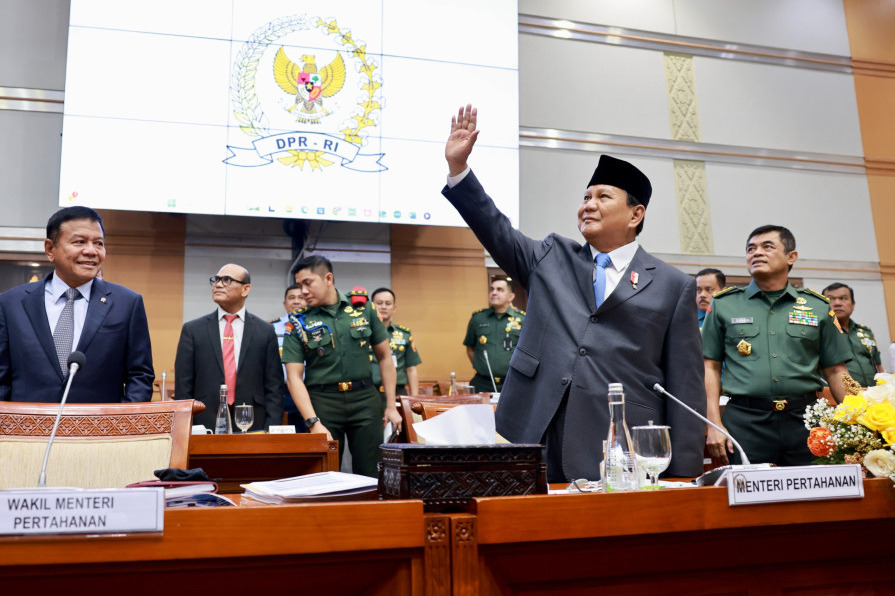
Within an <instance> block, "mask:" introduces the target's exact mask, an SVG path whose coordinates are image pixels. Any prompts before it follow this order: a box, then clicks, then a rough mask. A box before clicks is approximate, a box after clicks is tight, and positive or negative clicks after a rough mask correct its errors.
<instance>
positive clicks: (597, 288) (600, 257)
mask: <svg viewBox="0 0 895 596" xmlns="http://www.w3.org/2000/svg"><path fill="white" fill-rule="evenodd" d="M594 261H595V262H596V263H597V272H596V275H594V299H595V300H596V301H597V308H600V305H601V304H603V297H604V296H605V294H606V266H607V265H609V263H611V262H612V259H610V258H609V255H607V254H606V253H604V252H600V253H597V256H596V258H595V259H594Z"/></svg>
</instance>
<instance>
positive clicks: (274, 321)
mask: <svg viewBox="0 0 895 596" xmlns="http://www.w3.org/2000/svg"><path fill="white" fill-rule="evenodd" d="M279 320H280V318H279V317H277V318H276V319H271V320H269V321H268V323H270V324H271V325H273V324H274V323H277V322H279Z"/></svg>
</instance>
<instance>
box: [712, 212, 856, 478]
mask: <svg viewBox="0 0 895 596" xmlns="http://www.w3.org/2000/svg"><path fill="white" fill-rule="evenodd" d="M797 258H798V252H797V251H796V241H795V238H794V237H793V235H792V233H791V232H790V231H789V230H788V229H786V228H784V227H782V226H762V227H760V228H757V229H756V230H754V231H753V232H752V233H751V234H750V235H749V240H748V242H747V244H746V268H747V269H748V271H749V274H750V275H751V276H752V282H751V283H750V284H749V285H748V286H747V287H746V288H745V289H744V288H728V289H726V290H724V291H722V292H720V293H718V294H716V295H715V298H714V300H713V301H712V309H711V312H709V313H708V315H707V316H706V319H705V324H704V325H703V328H702V347H703V357H704V359H705V388H706V397H707V399H708V402H707V406H708V407H707V411H708V418H709V419H710V420H711V421H712V422H714V423H715V424H718V425H719V426H722V428H724V427H726V430H727V431H728V432H729V433H730V434H731V435H733V437H734V438H736V440H737V441H738V442H739V443H740V444H741V445H742V446H743V450H744V451H745V452H746V455H747V457H749V460H750V461H751V462H752V463H775V464H777V465H804V464H808V463H811V461H813V460H814V456H813V455H811V452H810V451H809V450H808V446H807V444H806V441H807V438H808V430H807V429H806V428H805V425H804V421H803V416H804V412H805V407H806V406H808V405H810V404H812V403H814V402H815V401H816V392H817V390H818V389H821V388H822V387H823V382H822V380H821V377H820V375H819V374H818V372H817V371H818V370H821V371H822V372H823V376H824V378H826V381H827V383H828V384H829V386H830V390H831V392H832V394H833V397H834V398H835V399H836V401H839V402H841V401H842V399H843V397H844V393H845V389H844V383H843V381H842V375H843V373H845V372H846V367H845V362H846V361H847V360H849V358H851V351H850V350H849V347H848V342H847V341H846V339H845V336H844V335H843V334H842V333H841V332H840V330H839V327H838V325H837V324H836V319H835V317H834V316H833V312H832V311H831V310H830V306H829V304H828V302H827V300H826V298H824V297H823V296H822V295H820V294H817V293H815V292H814V291H812V290H808V289H796V288H794V287H793V286H792V285H791V284H790V283H789V270H790V269H791V268H792V265H793V263H795V261H796V259H797ZM722 364H723V366H724V392H725V393H726V394H727V395H729V396H730V401H728V402H727V406H726V407H725V409H724V415H723V417H721V416H720V415H719V411H720V408H719V403H718V400H719V396H720V393H721V366H722ZM706 443H707V445H708V447H709V452H710V453H711V455H712V457H716V458H720V459H722V460H725V459H727V458H728V457H727V456H728V454H733V457H731V458H730V459H733V460H735V462H737V461H738V459H739V457H738V454H735V453H734V449H733V444H732V443H731V442H730V441H729V440H728V439H727V438H726V437H724V436H723V435H722V434H720V433H718V432H717V431H716V430H715V429H713V428H711V427H710V428H709V429H708V437H707V439H706Z"/></svg>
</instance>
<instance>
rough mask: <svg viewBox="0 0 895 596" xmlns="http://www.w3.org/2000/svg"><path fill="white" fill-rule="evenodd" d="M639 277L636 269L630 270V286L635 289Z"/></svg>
mask: <svg viewBox="0 0 895 596" xmlns="http://www.w3.org/2000/svg"><path fill="white" fill-rule="evenodd" d="M639 279H640V274H639V273H637V272H636V271H632V272H631V287H632V288H633V289H635V290H636V289H637V280H639Z"/></svg>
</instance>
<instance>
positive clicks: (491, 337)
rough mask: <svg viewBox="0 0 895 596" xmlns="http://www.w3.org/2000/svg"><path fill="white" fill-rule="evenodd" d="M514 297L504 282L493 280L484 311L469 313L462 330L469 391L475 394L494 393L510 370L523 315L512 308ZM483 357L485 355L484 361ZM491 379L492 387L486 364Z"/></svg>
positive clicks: (504, 280)
mask: <svg viewBox="0 0 895 596" xmlns="http://www.w3.org/2000/svg"><path fill="white" fill-rule="evenodd" d="M515 298H516V294H514V293H513V287H512V286H511V285H510V281H509V280H508V279H504V278H501V279H495V280H494V281H492V282H491V289H490V291H489V292H488V304H489V305H490V306H489V307H488V308H483V309H482V310H479V311H476V312H474V313H472V317H471V318H470V319H469V325H468V326H467V328H466V338H465V339H464V340H463V345H464V346H466V355H467V356H468V357H469V361H470V362H471V363H472V367H473V368H474V369H475V376H474V377H472V387H473V389H474V390H475V392H476V393H483V392H487V391H494V385H495V384H496V385H497V391H500V389H501V387H503V379H504V377H506V376H507V371H508V370H509V369H510V357H511V356H512V355H513V350H514V349H515V348H516V344H517V343H519V334H520V333H522V322H523V321H524V320H525V312H524V311H521V310H519V309H517V308H514V307H513V300H514V299H515ZM485 354H487V355H488V357H487V360H486V358H485ZM489 363H490V365H491V373H492V374H493V375H494V384H492V383H491V377H490V376H489V375H488V364H489Z"/></svg>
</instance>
